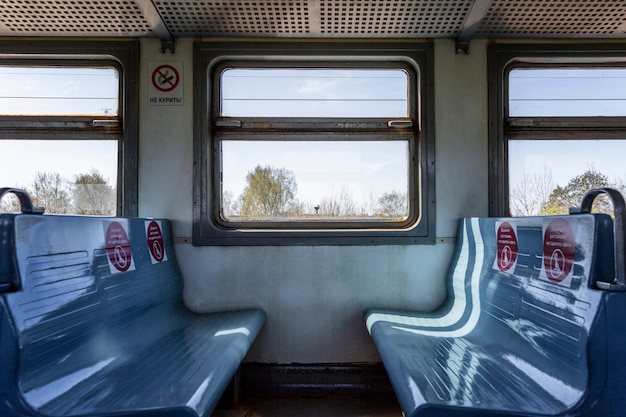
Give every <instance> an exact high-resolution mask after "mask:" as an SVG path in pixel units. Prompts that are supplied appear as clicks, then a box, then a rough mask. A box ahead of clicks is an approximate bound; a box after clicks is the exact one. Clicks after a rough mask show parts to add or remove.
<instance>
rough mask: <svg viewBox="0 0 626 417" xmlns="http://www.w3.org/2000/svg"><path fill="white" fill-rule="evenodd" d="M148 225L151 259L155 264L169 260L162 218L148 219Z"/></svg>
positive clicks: (147, 237) (147, 233)
mask: <svg viewBox="0 0 626 417" xmlns="http://www.w3.org/2000/svg"><path fill="white" fill-rule="evenodd" d="M145 226H146V242H147V244H148V249H149V250H150V259H151V260H152V263H153V264H157V263H160V262H165V261H167V252H166V251H165V241H164V240H163V232H162V231H161V221H160V220H148V221H146V222H145Z"/></svg>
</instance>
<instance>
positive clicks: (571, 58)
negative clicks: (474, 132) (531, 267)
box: [488, 44, 626, 217]
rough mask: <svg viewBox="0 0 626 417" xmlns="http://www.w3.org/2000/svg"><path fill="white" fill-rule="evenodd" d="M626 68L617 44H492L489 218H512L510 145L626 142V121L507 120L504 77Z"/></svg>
mask: <svg viewBox="0 0 626 417" xmlns="http://www.w3.org/2000/svg"><path fill="white" fill-rule="evenodd" d="M588 66H594V67H599V66H604V67H623V68H626V47H625V46H623V45H619V44H602V45H592V44H554V45H546V44H541V45H540V44H492V45H490V46H489V49H488V80H489V92H488V97H489V215H490V216H498V217H500V216H510V215H511V214H510V202H509V191H510V190H509V178H508V172H509V169H508V142H509V141H511V140H559V139H562V140H585V139H626V117H510V116H509V112H508V102H509V99H508V75H509V73H510V71H511V70H513V69H517V68H566V67H570V68H585V67H588Z"/></svg>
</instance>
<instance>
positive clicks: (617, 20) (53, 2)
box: [0, 0, 626, 42]
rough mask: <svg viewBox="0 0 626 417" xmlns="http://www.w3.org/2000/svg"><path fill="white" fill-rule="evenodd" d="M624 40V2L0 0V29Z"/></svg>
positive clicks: (168, 35)
mask: <svg viewBox="0 0 626 417" xmlns="http://www.w3.org/2000/svg"><path fill="white" fill-rule="evenodd" d="M42 35H44V36H48V35H52V36H55V35H56V36H77V37H80V36H104V37H119V36H131V37H139V36H156V37H159V38H161V39H162V40H165V41H171V39H172V36H174V37H185V36H220V37H237V36H240V37H259V38H261V37H293V38H457V39H460V40H462V41H464V42H465V41H468V40H469V39H472V38H476V37H483V38H497V37H516V38H524V37H542V38H622V39H625V38H626V0H0V36H42Z"/></svg>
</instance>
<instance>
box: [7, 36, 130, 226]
mask: <svg viewBox="0 0 626 417" xmlns="http://www.w3.org/2000/svg"><path fill="white" fill-rule="evenodd" d="M0 63H1V64H6V65H24V66H41V65H50V66H55V67H62V66H63V64H67V66H72V67H80V66H85V67H93V66H109V67H115V68H116V69H117V70H118V71H119V81H120V83H119V92H118V99H119V105H118V114H117V115H111V116H106V115H97V116H76V115H68V116H63V115H60V116H36V115H35V116H30V115H29V116H0V140H3V139H15V140H32V139H37V140H59V139H63V140H102V139H106V140H117V142H118V164H117V165H118V167H117V172H118V175H117V184H116V188H117V202H116V215H118V216H127V217H131V216H137V215H138V203H137V202H138V181H137V178H138V172H137V169H138V164H137V159H138V143H139V140H138V134H139V125H138V113H139V81H138V80H139V43H138V42H136V41H122V42H119V41H116V42H108V41H90V42H69V41H68V42H66V41H31V42H26V41H24V42H16V41H0Z"/></svg>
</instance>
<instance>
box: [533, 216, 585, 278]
mask: <svg viewBox="0 0 626 417" xmlns="http://www.w3.org/2000/svg"><path fill="white" fill-rule="evenodd" d="M575 255H576V222H575V220H574V219H570V220H565V219H553V220H545V221H544V224H543V264H542V265H541V272H540V273H539V278H541V279H543V280H546V281H549V282H553V283H556V284H559V285H563V286H566V287H570V286H571V284H572V276H573V275H574V258H575Z"/></svg>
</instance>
